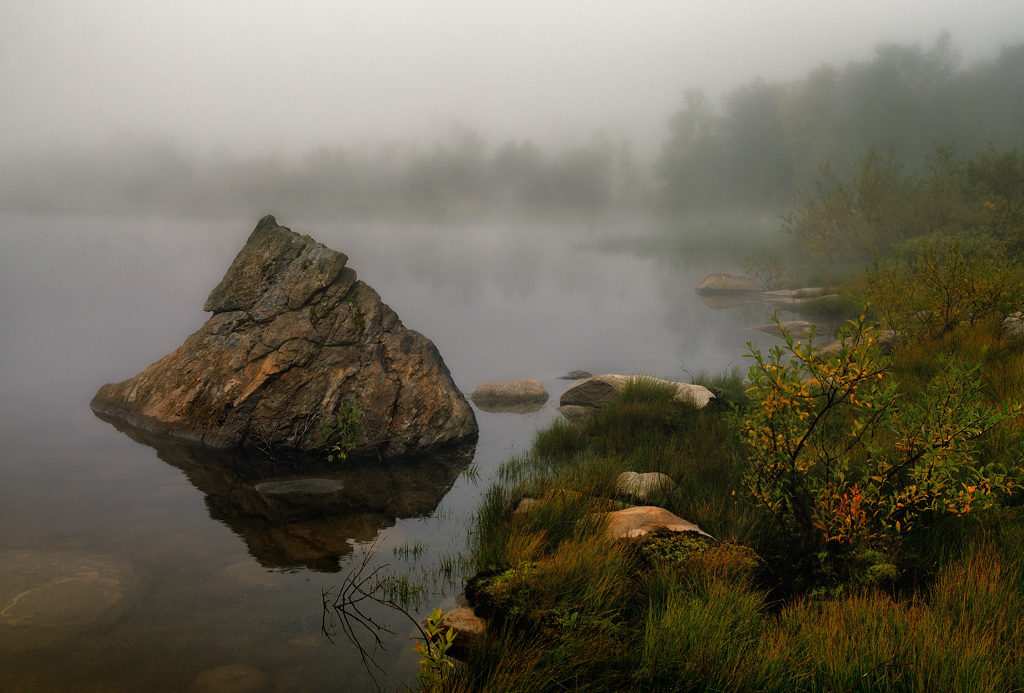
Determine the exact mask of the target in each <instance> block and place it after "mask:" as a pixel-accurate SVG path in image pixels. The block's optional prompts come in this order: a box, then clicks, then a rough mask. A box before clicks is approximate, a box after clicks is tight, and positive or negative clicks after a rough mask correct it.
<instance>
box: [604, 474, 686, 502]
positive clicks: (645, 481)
mask: <svg viewBox="0 0 1024 693" xmlns="http://www.w3.org/2000/svg"><path fill="white" fill-rule="evenodd" d="M675 488H676V482H674V481H672V477H670V476H669V475H667V474H662V473H661V472H623V473H622V474H619V476H618V478H617V479H616V481H615V490H616V491H617V492H619V493H621V494H622V495H624V496H632V497H633V498H636V499H638V500H647V499H649V498H652V497H654V496H659V495H660V496H664V495H667V494H669V493H672V492H673V491H674V490H675Z"/></svg>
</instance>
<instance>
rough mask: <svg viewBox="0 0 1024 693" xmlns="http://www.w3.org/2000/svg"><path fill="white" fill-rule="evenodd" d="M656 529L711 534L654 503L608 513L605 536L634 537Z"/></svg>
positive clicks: (615, 537) (613, 537)
mask: <svg viewBox="0 0 1024 693" xmlns="http://www.w3.org/2000/svg"><path fill="white" fill-rule="evenodd" d="M655 531H668V532H696V533H697V534H701V535H703V536H705V537H711V535H710V534H708V533H707V532H705V531H704V530H702V529H701V528H700V527H698V526H697V525H695V524H693V523H692V522H689V521H687V520H684V519H683V518H681V517H679V516H677V515H674V514H673V513H671V512H669V511H668V510H665V508H659V507H657V506H654V505H641V506H637V507H635V508H626V509H625V510H615V511H612V512H610V513H608V525H607V528H606V529H605V536H606V537H607V538H608V539H612V540H615V539H633V538H636V537H642V536H644V535H645V534H650V533H651V532H655Z"/></svg>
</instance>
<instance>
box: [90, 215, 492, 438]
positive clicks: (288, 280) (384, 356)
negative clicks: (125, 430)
mask: <svg viewBox="0 0 1024 693" xmlns="http://www.w3.org/2000/svg"><path fill="white" fill-rule="evenodd" d="M347 261H348V258H347V257H346V256H345V255H344V254H342V253H339V252H336V251H334V250H331V249H329V248H327V247H326V246H324V245H322V244H320V243H317V242H316V241H314V240H313V239H312V238H310V237H309V236H300V235H299V234H297V233H294V232H292V231H291V230H290V229H287V228H285V227H283V226H279V225H278V223H277V221H276V220H275V219H274V217H272V216H267V217H264V218H263V219H261V220H260V222H259V224H258V225H257V226H256V229H255V230H254V231H253V232H252V235H250V236H249V240H248V241H247V242H246V244H245V247H243V248H242V250H241V251H240V252H239V253H238V256H237V257H236V258H235V260H234V262H232V264H231V267H230V268H229V269H228V271H227V274H226V275H225V276H224V278H223V279H222V280H221V282H220V284H218V285H217V287H216V288H214V289H213V291H212V292H211V293H210V296H209V298H208V299H207V301H206V305H205V307H204V309H205V310H207V311H209V312H212V313H213V316H212V317H211V318H210V319H209V320H208V321H207V322H206V324H205V325H204V326H203V327H202V328H200V329H199V330H198V331H197V332H195V333H194V334H193V335H191V336H190V337H189V338H188V339H186V340H185V343H184V344H182V345H181V346H180V347H178V349H177V350H175V351H174V352H172V353H171V354H169V355H168V356H165V357H164V358H163V359H161V360H160V361H158V362H157V363H154V364H153V365H151V366H149V367H148V368H146V369H144V370H143V371H142V372H140V373H139V374H138V375H136V376H135V377H134V378H131V379H129V380H125V381H123V382H120V383H110V384H107V385H104V386H103V387H101V388H100V390H99V392H97V393H96V396H95V397H94V398H93V401H92V403H91V406H92V408H93V409H94V410H95V411H97V412H99V413H103V414H106V415H108V416H112V417H115V418H118V419H122V420H124V421H126V422H128V423H130V424H132V425H134V426H137V427H140V428H144V429H147V430H149V431H153V432H156V433H160V434H165V435H170V436H173V437H177V438H181V439H186V440H192V441H198V442H202V443H204V444H206V445H208V446H211V447H217V448H233V447H258V448H273V449H275V450H289V449H290V450H299V451H309V450H314V449H318V448H320V447H321V446H322V444H323V443H324V438H325V434H324V431H323V430H322V428H321V423H322V421H324V420H329V418H330V417H331V416H332V414H333V412H335V411H337V410H338V408H339V407H340V406H342V405H343V404H349V405H352V406H354V407H357V408H358V409H359V410H360V411H361V414H360V415H359V426H358V427H359V432H358V435H357V436H356V440H355V441H354V449H353V450H352V451H351V454H354V455H357V456H358V455H360V454H374V455H379V456H381V457H395V456H399V455H407V454H413V453H419V452H423V451H426V450H429V449H431V448H435V447H438V446H442V445H447V444H450V443H455V442H458V441H463V440H466V439H469V438H472V437H475V435H476V434H477V424H476V419H475V417H474V415H473V411H472V408H471V407H470V406H469V403H468V402H467V401H466V398H465V397H464V396H463V395H462V393H461V392H460V391H459V390H458V388H456V387H455V383H454V382H453V381H452V377H451V374H450V372H449V371H448V368H447V366H445V364H444V361H443V360H442V359H441V356H440V354H439V353H438V351H437V349H436V347H435V346H434V344H433V343H432V342H431V341H430V340H428V339H427V338H425V337H424V336H423V335H421V334H419V333H418V332H415V331H413V330H410V329H408V328H406V327H405V326H404V325H402V323H401V321H400V320H399V318H398V316H397V315H396V314H395V313H394V311H392V310H391V309H390V308H389V307H388V306H387V305H386V304H384V303H383V302H381V299H380V296H379V295H378V294H377V292H376V291H374V290H373V289H372V288H370V287H369V286H368V285H366V284H364V283H363V282H361V281H358V280H357V279H356V273H355V272H354V271H353V270H352V269H350V268H348V267H346V266H345V265H346V262H347Z"/></svg>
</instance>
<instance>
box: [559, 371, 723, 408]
mask: <svg viewBox="0 0 1024 693" xmlns="http://www.w3.org/2000/svg"><path fill="white" fill-rule="evenodd" d="M636 378H644V379H646V380H650V381H653V382H657V383H663V384H665V385H671V386H672V387H674V388H675V389H676V394H675V400H676V401H679V402H691V403H693V404H695V405H696V406H698V407H705V406H707V404H708V402H710V401H711V400H712V399H714V397H715V396H714V394H712V393H711V390H709V389H707V388H706V387H704V386H702V385H693V384H691V383H674V382H672V381H670V380H661V379H660V378H651V377H650V376H642V375H640V376H637V375H611V374H609V375H595V376H593V377H590V378H584V379H583V380H579V381H577V382H576V384H575V385H573V386H572V387H570V388H569V389H568V390H566V391H565V392H563V393H562V397H561V399H560V400H559V404H560V405H561V406H562V407H593V408H600V407H604V406H607V405H609V404H611V403H612V402H614V401H615V400H616V399H617V398H618V396H619V395H620V394H621V393H622V391H623V390H624V389H626V386H627V385H628V384H629V383H630V382H632V381H633V380H634V379H636Z"/></svg>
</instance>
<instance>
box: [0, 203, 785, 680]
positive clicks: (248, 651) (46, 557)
mask: <svg viewBox="0 0 1024 693" xmlns="http://www.w3.org/2000/svg"><path fill="white" fill-rule="evenodd" d="M279 221H280V222H281V223H282V224H285V225H290V226H291V227H292V228H293V230H296V231H298V232H300V233H308V234H310V235H312V236H313V237H314V238H315V239H317V240H319V241H321V242H323V243H325V244H327V245H328V246H330V247H332V248H335V249H337V250H341V251H342V252H345V253H346V254H348V255H349V266H350V267H352V268H353V269H355V270H356V272H357V273H358V274H359V276H360V278H361V279H363V280H365V281H366V282H367V283H369V284H370V285H371V286H373V287H374V288H375V289H377V291H378V292H379V293H380V294H381V296H382V298H383V299H384V301H385V302H386V303H388V304H389V305H390V306H391V307H392V308H394V309H395V311H396V312H397V313H398V315H399V316H400V317H401V318H402V320H403V322H404V323H405V324H406V325H407V326H408V327H411V328H412V329H415V330H419V331H420V332H422V333H424V334H425V335H426V336H427V337H429V338H431V339H432V340H434V342H435V343H436V344H437V346H438V348H439V350H440V352H441V354H442V355H443V357H444V359H445V362H446V363H447V365H448V366H449V368H450V370H451V372H452V375H453V377H454V378H455V381H456V383H457V384H458V385H459V387H461V388H462V389H463V390H465V391H467V392H468V391H471V390H472V389H473V388H474V387H475V386H476V385H477V384H479V383H480V382H482V381H484V380H504V379H515V378H537V379H539V380H541V381H542V382H543V383H544V385H545V386H546V387H547V389H548V391H549V392H550V394H551V399H550V400H549V401H548V404H547V405H545V406H544V407H543V408H542V409H541V410H540V411H538V412H535V413H531V414H507V413H506V414H501V413H488V412H482V411H477V416H478V420H479V423H480V431H481V432H480V440H479V442H478V444H477V445H476V447H475V449H474V450H472V451H471V452H470V454H469V455H468V456H463V457H457V456H456V457H454V458H449V459H447V460H444V461H439V462H437V463H436V464H434V465H432V466H431V467H430V468H429V469H423V468H419V469H418V468H416V467H415V466H409V465H406V466H404V467H403V466H402V465H401V464H399V465H395V466H393V468H391V469H389V470H386V471H385V472H383V473H382V472H379V471H376V470H370V471H366V472H363V471H362V470H358V469H355V468H349V469H345V470H338V471H337V475H338V476H339V478H340V477H341V476H345V475H348V476H345V479H346V484H347V485H349V486H352V485H353V484H355V482H354V481H353V480H354V479H357V478H362V479H363V480H364V481H366V486H367V489H366V490H365V496H364V501H360V502H362V503H363V506H362V507H359V508H355V507H350V506H346V507H349V510H347V511H346V512H344V513H335V514H334V515H331V516H328V517H323V516H322V514H321V515H316V516H309V517H307V516H302V517H298V516H292V515H289V514H288V513H284V514H282V513H281V512H279V511H277V510H274V511H265V510H259V509H258V508H255V506H254V502H253V499H252V494H249V495H246V492H245V488H244V484H242V487H239V486H238V484H236V483H235V482H233V481H232V479H234V478H235V477H232V476H231V475H230V474H226V475H225V474H224V473H222V472H223V470H224V469H225V468H229V469H230V468H231V466H232V465H233V464H238V463H239V460H233V461H232V460H228V461H226V462H225V461H224V460H223V459H221V460H219V461H217V460H213V459H210V458H209V456H204V455H203V453H201V452H198V453H197V452H195V451H190V450H189V449H186V448H181V447H179V446H175V445H173V444H171V445H168V444H166V443H163V442H160V441H149V440H146V439H145V438H144V437H140V440H135V439H133V438H132V437H131V436H129V435H126V434H125V433H123V432H121V431H119V430H118V429H117V428H115V427H114V426H112V425H111V424H109V423H107V422H104V421H102V420H100V419H99V418H97V417H96V416H94V415H93V414H92V412H91V411H90V409H89V407H88V403H89V401H90V399H91V398H92V396H93V394H94V393H95V391H96V389H97V388H98V387H99V386H100V385H102V384H103V383H105V382H108V381H114V380H122V379H124V378H127V377H130V376H132V375H134V374H135V373H136V372H138V371H139V370H140V369H141V368H143V367H145V366H146V365H148V364H149V363H151V362H153V361H155V360H157V359H159V358H160V357H162V356H163V355H164V354H166V353H168V352H169V351H171V350H172V349H174V348H175V347H177V346H178V345H179V344H180V343H181V342H182V341H183V340H184V338H185V337H186V336H187V335H188V334H189V333H191V332H192V331H194V330H195V329H197V328H198V327H199V326H200V325H201V324H202V323H203V322H204V321H205V319H206V317H207V315H206V314H205V313H203V312H202V305H203V302H204V300H205V298H206V295H207V294H208V293H209V291H210V289H212V288H213V287H214V286H215V285H216V284H217V282H218V281H219V279H220V277H221V276H222V275H223V273H224V271H226V269H227V266H228V265H229V264H230V261H231V259H232V258H233V257H234V255H235V253H236V252H237V251H238V249H239V248H241V246H242V245H243V243H244V242H245V239H246V238H247V236H248V234H249V232H250V230H251V227H252V226H253V225H254V223H255V219H253V220H248V221H244V222H194V221H168V220H157V219H122V218H96V217H92V218H72V217H54V216H41V215H37V216H31V215H28V216H25V215H23V216H10V215H8V216H6V217H4V218H3V227H2V228H3V232H2V235H0V325H2V330H0V357H2V361H0V363H2V368H0V443H2V445H0V474H2V478H3V480H4V481H3V484H2V485H0V690H5V691H6V690H12V691H13V690H18V691H33V690H39V691H91V690H95V691H100V690H102V691H108V690H126V691H127V690H148V691H181V690H186V689H188V688H189V686H190V685H192V684H193V683H195V684H196V686H197V687H199V686H200V684H201V683H202V682H203V681H204V680H208V679H207V677H208V676H209V671H210V670H213V669H217V668H218V667H226V666H232V667H235V668H234V669H230V670H222V671H221V672H220V673H224V674H225V675H231V673H232V672H235V673H237V672H239V671H242V672H243V673H245V674H246V675H252V676H254V677H256V678H253V679H252V680H253V681H254V682H255V684H254V685H263V686H264V689H265V690H271V691H320V690H337V689H339V688H341V689H343V690H370V689H371V688H372V685H373V682H372V680H371V677H370V676H369V675H368V674H367V673H366V670H365V669H364V667H363V665H362V663H361V662H360V660H359V657H358V654H357V650H356V649H355V648H353V647H352V646H351V645H350V644H349V643H347V642H346V641H345V639H344V638H342V637H337V638H335V642H333V643H332V642H331V640H329V639H328V638H326V637H324V636H323V634H322V632H321V626H322V623H321V617H322V607H321V603H322V598H321V595H322V590H325V589H329V588H331V587H334V586H337V585H339V584H340V583H341V580H342V577H343V576H344V575H345V574H346V572H347V571H348V570H350V569H351V568H352V566H353V565H354V564H355V563H357V562H358V561H360V560H361V559H362V557H363V556H365V554H366V552H367V550H368V549H369V548H370V547H371V546H372V547H375V548H376V554H375V555H374V557H373V558H372V559H371V565H376V564H379V563H381V562H388V563H393V564H395V565H396V567H397V568H399V569H401V570H403V571H405V570H408V571H410V572H411V574H412V575H414V576H416V575H426V576H427V577H428V582H429V583H430V584H431V585H432V587H433V592H432V593H431V595H430V597H429V599H427V600H426V601H425V602H424V604H423V606H422V608H421V613H426V612H429V609H430V607H431V606H436V605H445V606H450V605H451V604H452V602H451V599H452V597H453V596H454V594H455V593H456V592H458V590H459V588H460V586H459V585H458V584H445V581H444V580H443V579H442V580H440V581H437V580H435V579H434V578H436V576H437V574H438V565H439V561H440V559H442V558H443V557H446V556H452V555H455V554H457V553H458V551H459V550H460V549H462V547H463V546H464V543H465V541H466V531H467V527H468V525H469V521H470V516H471V513H472V511H473V509H474V508H475V507H476V505H477V503H478V502H479V498H480V496H481V493H482V492H483V490H484V489H485V488H486V487H487V484H488V483H489V480H490V479H491V478H492V476H493V474H494V473H495V471H496V470H497V468H498V466H499V465H500V463H501V462H502V461H503V460H504V459H506V458H507V457H508V456H509V455H510V454H511V453H512V452H513V451H515V450H521V449H523V448H524V447H526V446H527V445H529V442H530V440H531V438H532V436H533V433H534V432H535V431H536V429H537V428H539V427H542V426H544V425H546V424H547V423H548V422H549V421H551V420H552V419H553V418H554V417H556V416H557V415H558V414H557V412H556V411H555V407H556V406H557V401H558V397H559V396H560V394H561V393H562V392H563V391H564V389H565V388H566V387H568V385H569V383H568V382H567V381H564V380H560V379H559V378H558V376H560V375H563V374H564V373H566V372H568V371H570V370H573V369H586V370H589V371H591V372H594V373H648V374H652V375H658V376H662V377H667V378H670V379H677V380H685V379H688V377H687V372H690V373H696V372H698V371H701V370H707V371H711V372H714V371H719V370H722V369H725V368H728V367H730V366H732V365H743V362H744V359H743V358H742V355H743V353H745V347H744V345H745V344H746V342H748V341H750V340H755V341H757V342H758V343H760V344H761V345H762V346H763V345H767V344H772V343H775V341H776V340H774V339H773V338H771V337H768V336H767V335H763V334H761V333H758V332H753V331H751V330H749V329H748V326H750V325H756V324H762V323H764V322H767V319H768V312H767V309H765V308H764V307H763V306H753V307H751V306H747V307H742V306H741V307H735V308H727V309H719V310H716V309H712V308H709V307H708V306H707V305H706V304H705V303H704V302H703V301H702V300H701V299H700V297H698V296H697V295H696V294H695V293H694V291H693V288H694V287H695V286H696V285H697V284H698V283H699V282H700V280H701V279H702V278H703V277H704V276H705V275H706V274H707V273H708V272H711V271H727V272H728V271H735V265H732V264H731V259H730V258H728V257H723V258H717V259H716V258H708V257H700V258H697V257H685V256H680V255H676V254H673V253H669V252H661V253H658V254H657V255H644V254H638V253H631V252H621V251H620V252H613V251H610V250H608V249H607V248H608V245H607V244H605V243H603V241H604V240H605V239H608V238H623V237H627V238H628V237H636V238H642V237H643V238H646V237H649V236H651V235H653V234H657V233H659V229H658V228H657V226H656V225H655V224H654V223H653V222H649V221H644V220H635V219H631V220H626V221H620V222H618V223H612V222H602V223H584V222H557V223H534V224H522V223H513V222H486V223H472V224H433V223H409V222H359V223H338V224H327V223H317V224H299V223H292V224H289V220H288V219H279ZM617 247H619V246H617ZM736 254H737V255H742V254H743V253H742V250H741V249H740V250H738V251H737V253H736ZM137 437H138V436H137ZM140 441H141V442H140ZM154 446H155V447H154ZM214 457H216V456H214ZM242 462H243V463H244V460H243V461H242ZM260 463H261V464H265V463H266V460H261V461H260ZM280 464H282V465H284V464H285V463H284V462H281V463H280ZM243 466H244V465H243ZM218 470H220V471H218ZM285 471H287V469H285ZM321 471H322V470H321ZM328 472H330V470H328ZM275 473H276V472H275ZM320 475H321V476H323V475H324V474H320ZM242 476H244V475H242ZM369 479H373V480H375V481H374V483H375V484H376V486H374V484H371V483H369V481H367V480H369ZM371 487H372V488H371ZM257 505H258V504H257ZM254 508H255V509H254ZM694 519H697V518H694ZM698 521H699V519H698ZM402 546H416V547H419V548H420V550H419V551H417V552H416V553H417V555H416V556H409V557H403V556H402V555H399V554H396V553H395V549H396V548H400V547H402ZM373 615H374V617H375V618H377V619H380V620H382V621H383V622H385V623H386V624H388V625H389V626H390V627H391V629H392V630H393V631H394V634H393V635H386V636H385V637H384V641H385V642H384V648H383V649H382V650H378V651H377V653H376V661H377V663H378V664H380V665H381V667H382V668H383V670H384V671H383V672H377V673H376V680H377V683H379V684H380V685H382V686H384V687H385V688H390V689H394V688H395V686H396V685H397V684H398V683H399V682H401V681H407V682H410V681H411V680H412V678H413V676H414V673H415V669H416V665H417V660H416V657H415V655H414V654H413V652H412V644H413V642H412V640H411V638H412V636H413V634H414V629H413V627H412V626H411V624H410V623H409V622H408V621H403V620H402V618H400V617H398V616H396V615H394V614H389V613H386V612H384V611H379V612H377V611H375V612H373ZM366 642H367V643H369V641H366ZM239 667H243V668H239ZM204 672H207V673H206V674H204ZM254 672H255V673H254ZM215 673H216V672H215ZM200 676H202V678H199V679H197V677H200ZM259 677H262V678H259Z"/></svg>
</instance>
